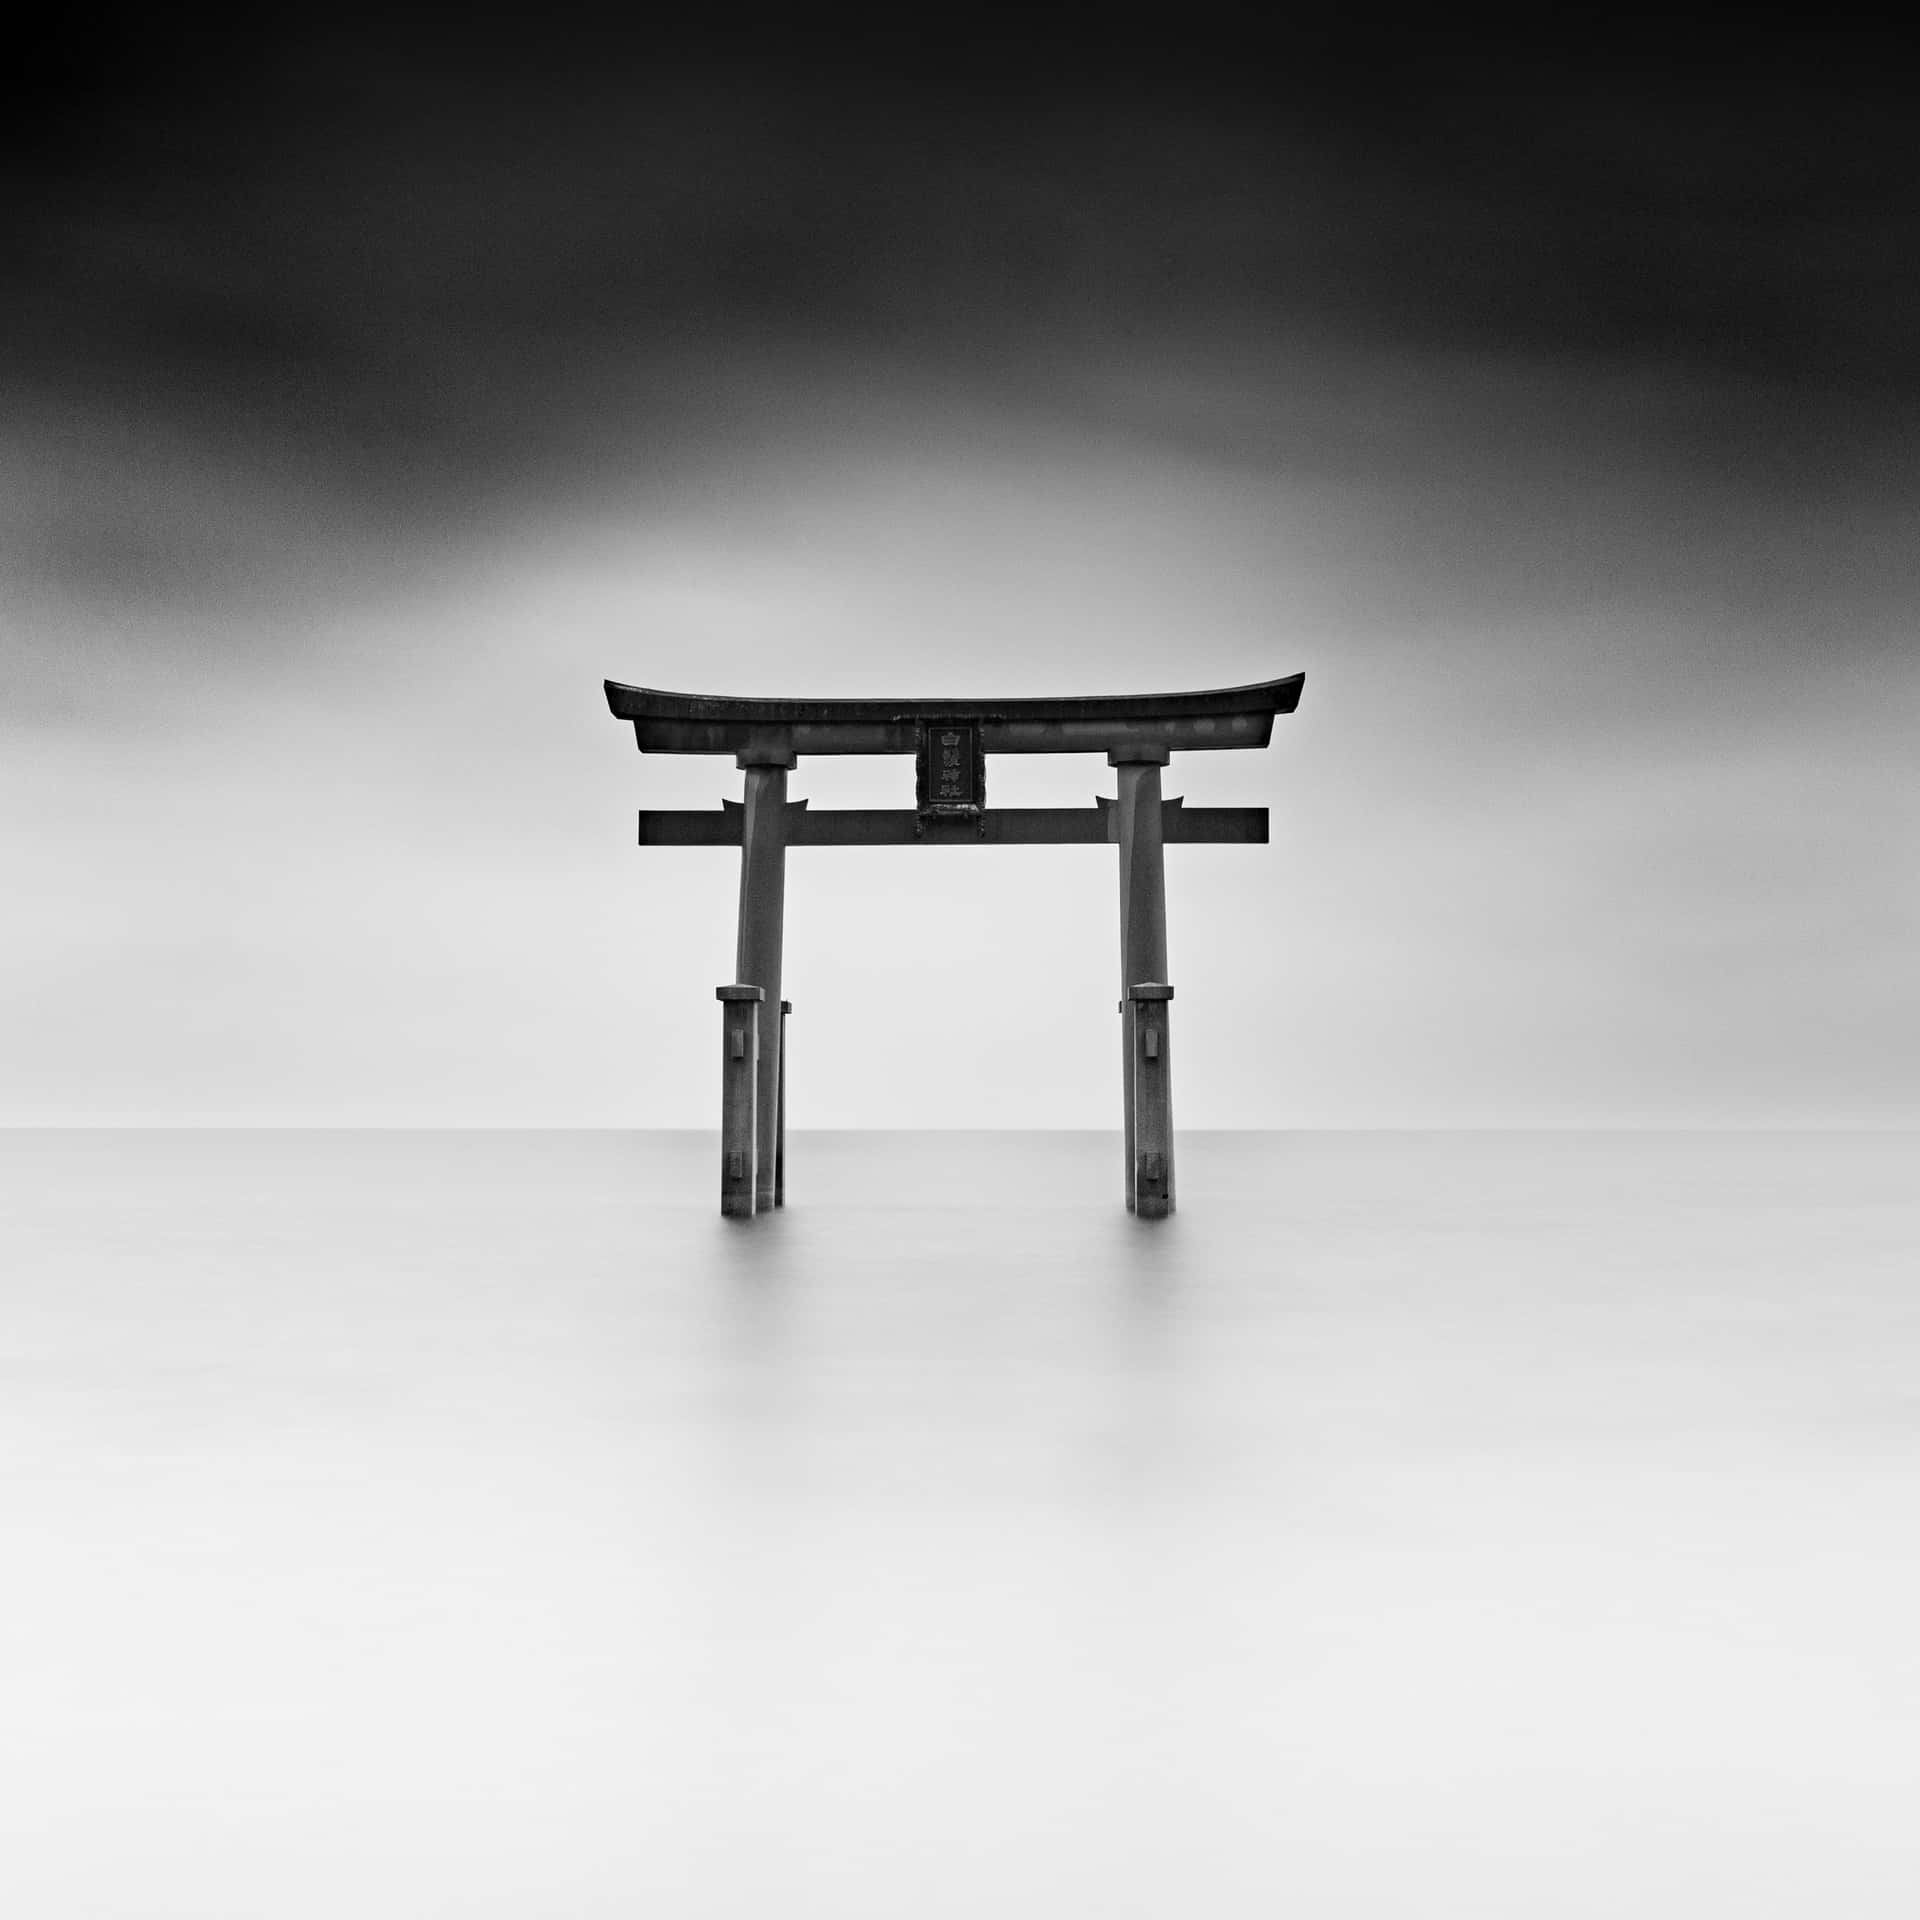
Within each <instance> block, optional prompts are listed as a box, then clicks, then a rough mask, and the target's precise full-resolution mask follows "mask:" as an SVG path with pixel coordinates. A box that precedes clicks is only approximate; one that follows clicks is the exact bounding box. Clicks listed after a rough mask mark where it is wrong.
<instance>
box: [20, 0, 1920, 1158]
mask: <svg viewBox="0 0 1920 1920" xmlns="http://www.w3.org/2000/svg"><path fill="white" fill-rule="evenodd" d="M208 51H209V50H207V49H195V48H193V47H191V46H188V47H184V48H183V47H180V46H178V45H174V44H172V43H171V42H169V43H168V44H167V45H166V46H164V47H162V46H160V45H158V44H157V43H156V44H148V45H142V44H140V43H138V42H128V43H126V44H125V45H123V46H121V47H119V48H118V49H117V50H112V49H104V48H100V47H96V46H92V45H83V44H81V43H79V42H77V41H75V42H68V43H52V44H50V45H49V46H48V47H46V48H44V49H42V50H41V52H42V57H40V58H38V59H37V60H36V61H34V62H32V63H29V64H30V65H31V68H32V76H33V77H32V84H31V87H30V90H29V91H28V93H27V95H26V97H25V98H24V99H22V100H16V101H14V102H13V103H12V111H11V113H10V116H9V120H10V125H11V127H12V134H11V144H10V147H9V151H8V161H7V164H8V172H7V180H6V189H5V199H4V236H5V239H6V242H7V246H8V251H9V255H10V257H11V259H12V260H13V261H14V262H15V268H14V273H13V276H12V279H13V290H12V293H11V295H10V299H9V302H8V305H7V308H6V311H5V314H4V316H3V317H0V352H3V353H4V365H5V367H6V369H7V371H6V374H5V381H6V389H5V393H4V396H3V397H4V403H5V405H4V414H3V415H0V648H3V649H4V662H5V679H4V688H5V692H4V702H3V703H0V799H3V804H0V875H3V876H4V884H5V895H6V899H7V902H8V913H7V937H6V939H5V941H4V943H0V1120H5V1121H10V1122H16V1123H35V1122H43V1121H46V1122H66V1121H75V1122H84V1121H156V1122H165V1121H173V1120H181V1121H236V1122H255V1121H259V1122H304V1121H314V1122H336V1121H339V1122H362V1123H392V1124H405V1123H412V1122H429V1123H464V1122H478V1123H557V1124H637V1125H661V1126H665V1125H698V1124H709V1123H711V1121H712V1120H713V1118H714V1115H715V1112H716V1101H717V1089H716V1086H715V1075H714V1073H713V1055H714V1050H715V1046H716V1045H717V1040H716V1035H717V1016H716V1009H715V1007H714V1005H713V1001H712V992H711V990H712V987H713V985H714V984H715V983H716V982H718V981H720V980H723V979H725V978H727V977H729V976H730V974H731V970H732V958H733V901H734V890H735V886H736V879H737V875H736V867H737V862H736V859H735V858H734V857H733V856H731V855H729V854H726V853H723V852H718V851H706V850H653V851H648V852H646V853H642V852H640V851H639V850H637V849H636V848H635V847H634V846H633V844H632V841H633V819H632V815H633V809H634V808H635V807H636V806H641V805H667V806H671V805H716V804H717V803H718V801H719V800H720V798H721V797H722V796H723V795H731V794H733V793H735V792H736V790H737V786H738V775H737V774H736V773H735V772H734V770H733V768H732V766H731V764H730V763H728V762H726V761H671V760H666V759H655V758H652V757H648V758H646V759H642V758H641V757H640V756H638V755H637V754H636V753H635V752H634V750H633V744H632V739H631V736H630V734H629V733H627V732H625V731H624V730H623V729H621V728H619V727H617V726H616V725H615V723H614V722H613V721H612V720H611V719H609V718H608V716H607V714H606V712H605V709H604V705H603V702H602V699H601V695H600V681H601V679H602V678H603V677H605V676H611V677H614V678H618V679H626V680H634V681H640V682H643V683H646V684H649V685H655V686H665V687H680V688H687V689H694V690H703V691H725V692H739V693H759V692H792V693H833V692H845V693H873V694H893V693H900V694H933V693H939V694H965V693H970V692H980V693H987V694H991V693H1025V692H1032V693H1053V692H1058V693H1071V692H1103V691H1126V690H1144V689H1152V688H1156V687H1187V686H1210V685H1218V684H1223V683H1230V682H1237V681H1245V680H1251V679H1257V678H1265V677H1268V676H1270V675H1274V674H1280V673H1287V672H1292V671H1295V670H1298V669H1304V670H1305V672H1306V674H1307V691H1306V696H1305V699H1304V701H1303V703H1302V706H1301V709H1300V712H1299V713H1298V715H1297V716H1295V717H1293V718H1291V719H1287V720H1283V721H1282V722H1281V723H1280V724H1279V725H1278V726H1277V728H1276V730H1275V744H1274V747H1273V748H1272V749H1271V750H1270V751H1269V752H1268V753H1266V754H1262V755H1195V756H1191V757H1190V758H1188V759H1186V760H1184V761H1182V760H1176V762H1175V764H1174V767H1173V768H1172V770H1171V775H1172V777H1171V779H1170V782H1169V789H1168V790H1169V791H1170V792H1183V793H1185V794H1187V795H1189V796H1190V797H1191V798H1192V799H1193V800H1194V801H1196V802H1222V803H1229V802H1249V803H1264V804H1267V805H1269V806H1270V807H1271V808H1272V809H1273V822H1274V833H1273V843H1272V845H1271V846H1270V847H1267V848H1262V849H1247V848H1178V849H1174V850H1172V851H1171V853H1170V856H1169V868H1170V875H1169V888H1170V895H1171V900H1170V905H1171V936H1170V948H1171V956H1170V957H1171V971H1172V974H1173V978H1174V980H1175V982H1176V984H1177V986H1178V989H1179V1000H1178V1002H1177V1009H1176V1012H1177V1019H1178V1033H1177V1043H1178V1058H1179V1074H1180V1084H1179V1091H1178V1110H1179V1115H1180V1118H1181V1120H1182V1122H1183V1123H1184V1124H1188V1125H1194V1126H1205V1125H1216V1126H1226V1125H1348V1124H1360V1125H1401V1124H1413V1125H1425V1124H1435V1125H1449V1124H1462V1125H1485V1124H1533V1123H1548V1124H1562V1123H1567V1124H1587V1123H1595V1124H1612V1123H1623V1122H1631V1123H1652V1124H1734V1125H1754V1124H1823V1125H1824V1124H1839V1125H1846V1124H1866V1125H1875V1124H1890V1123H1896V1124H1908V1125H1913V1124H1920V1010H1917V1008H1916V997H1915V989H1914V981H1915V977H1916V959H1917V958H1920V862H1916V859H1915V856H1914V849H1915V845H1916V830H1917V829H1920V783H1917V782H1916V778H1915V774H1914V771H1913V763H1914V741H1915V738H1916V731H1917V728H1920V642H1917V639H1916V625H1917V620H1920V565H1917V563H1916V558H1915V554H1916V544H1915V538H1914V535H1915V526H1916V506H1917V505H1920V466H1917V465H1916V452H1917V451H1920V432H1917V431H1916V427H1917V426H1920V347H1917V346H1916V342H1920V282H1916V279H1915V276H1914V274H1913V270H1912V263H1913V261H1914V259H1915V258H1917V257H1920V155H1917V153H1916V142H1915V135H1914V133H1913V130H1912V127H1911V115H1910V111H1909V100H1910V95H1909V93H1908V92H1907V82H1908V80H1909V79H1910V77H1911V76H1909V75H1907V74H1904V73H1902V72H1900V71H1899V70H1897V69H1896V68H1894V67H1893V66H1892V65H1890V64H1889V62H1888V60H1887V59H1886V58H1885V57H1884V50H1883V49H1877V48H1874V47H1870V46H1869V47H1861V46H1853V47H1848V48H1842V47H1839V46H1838V45H1837V44H1822V45H1817V46H1816V45H1808V44H1799V43H1790V42H1785V41H1782V42H1780V43H1777V44H1771V45H1767V46H1756V47H1752V48H1750V49H1748V51H1747V53H1746V54H1745V56H1744V57H1743V58H1742V59H1741V60H1738V61H1733V62H1731V63H1730V62H1729V61H1727V60H1726V59H1725V58H1724V57H1718V58H1716V59H1714V60H1710V61H1709V60H1705V59H1701V60H1693V59H1691V58H1690V57H1689V56H1688V55H1687V54H1686V52H1685V49H1684V48H1682V49H1680V50H1678V51H1677V52H1676V51H1675V50H1674V49H1672V48H1668V49H1667V51H1666V53H1665V54H1664V55H1663V56H1662V57H1661V58H1659V59H1658V61H1656V59H1655V57H1654V55H1653V53H1652V52H1651V51H1645V52H1642V51H1638V50H1636V49H1634V48H1632V47H1630V46H1617V47H1615V48H1614V49H1613V50H1612V52H1611V53H1610V54H1609V56H1608V57H1607V58H1606V59H1605V60H1602V59H1601V58H1599V57H1598V56H1596V55H1594V54H1592V53H1590V52H1586V51H1583V50H1579V49H1569V48H1565V47H1547V46H1539V47H1534V48H1530V49H1527V50H1524V51H1514V50H1512V49H1508V50H1507V51H1506V52H1505V53H1503V54H1501V55H1500V56H1499V57H1482V56H1479V55H1476V56H1475V57H1473V58H1466V57H1452V58H1449V57H1446V56H1443V55H1442V54H1441V53H1440V52H1438V51H1436V50H1435V49H1434V48H1432V47H1426V46H1422V45H1418V44H1411V45H1407V44H1402V45H1399V46H1397V47H1396V49H1395V51H1394V53H1393V54H1392V56H1391V57H1387V56H1385V55H1382V54H1381V53H1380V52H1379V50H1378V49H1373V50H1367V49H1356V48H1344V47H1340V46H1334V45H1328V46H1324V47H1315V48H1312V49H1308V50H1305V51H1302V50H1299V49H1296V57H1295V58H1294V59H1293V61H1292V63H1291V64H1290V66H1289V69H1288V71H1287V72H1286V74H1285V75H1283V76H1276V75H1273V74H1271V73H1269V72H1267V71H1265V70H1263V69H1261V68H1259V67H1257V66H1255V65H1253V64H1251V63H1249V62H1246V61H1241V60H1237V59H1235V58H1233V57H1232V50H1231V49H1230V48H1225V47H1221V48H1216V49H1215V51H1214V53H1213V54H1212V55H1211V56H1210V57H1206V58H1202V57H1200V56H1198V55H1196V54H1194V53H1193V52H1192V50H1191V49H1187V50H1185V51H1173V52H1169V50H1167V49H1157V48H1154V47H1151V46H1148V45H1145V44H1139V45H1130V46H1123V47H1115V48H1109V49H1107V50H1106V54H1105V57H1104V58H1102V59H1097V60H1092V61H1089V60H1086V59H1078V60H1073V61H1068V60H1066V59H1064V58H1059V57H1056V56H1055V55H1054V54H1053V52H1052V51H1051V50H1050V49H1049V48H1048V47H1047V46H1046V45H1044V44H1040V43H1035V44H1033V45H1029V46H1028V47H1027V48H1026V49H1025V51H1024V53H1023V55H1022V57H1021V58H1020V59H1019V60H1017V61H1015V60H1009V59H1006V58H1002V57H999V56H997V55H996V54H995V53H994V52H993V50H991V49H986V50H981V49H979V48H962V47H957V46H954V45H948V46H946V47H944V48H936V49H932V50H925V49H913V48H907V47H903V46H898V45H895V46H889V47H882V46H875V45H871V44H868V45H862V46H860V47H857V48H856V47H853V46H851V45H849V46H847V47H844V48H840V49H838V50H837V52H836V53H835V54H833V55H832V56H828V55H821V56H819V57H817V58H814V59H811V60H809V59H803V58H802V57H801V56H800V54H799V53H798V52H797V51H795V50H794V49H792V48H784V49H783V48H781V47H778V46H769V45H768V44H767V43H766V42H764V41H762V42H757V43H756V46H755V51H754V52H753V54H752V55H751V56H750V57H749V56H748V55H747V54H745V53H743V52H742V51H741V50H740V49H739V48H724V47H719V46H707V47H700V48H695V47H690V46H676V47H673V48H658V47H656V48H644V47H635V46H631V45H623V46H617V47H608V46H604V45H599V44H595V43H591V42H589V41H587V40H586V39H584V38H583V37H579V36H567V35H564V34H563V35H558V36H556V37H555V40H554V43H553V44H548V45H540V46H536V45H533V44H531V43H527V42H520V43H515V44H508V43H506V42H504V41H492V42H485V43H479V44H476V43H474V42H472V41H471V40H469V41H467V42H464V43H463V44H462V46H461V48H460V49H459V50H458V51H457V52H456V53H454V54H451V55H449V54H448V53H447V52H446V50H445V49H444V48H433V47H430V46H429V45H428V43H426V42H425V41H424V40H420V39H415V38H410V37H409V36H408V35H407V34H405V33H404V32H400V31H398V30H389V31H386V32H384V33H376V32H373V31H370V30H369V31H360V30H356V29H349V28H346V27H341V28H339V29H337V30H335V31H334V32H332V33H331V34H329V35H326V36H308V37H304V38H303V37H297V36H292V37H287V38H275V39H261V40H258V41H256V42H254V43H251V44H245V45H242V46H240V47H239V48H238V49H234V48H231V47H229V48H227V49H226V50H225V51H224V53H223V54H222V56H221V58H219V59H218V60H213V59H210V58H207V57H200V58H196V57H195V55H196V53H197V54H200V55H202V56H204V55H206V54H207V53H208ZM1068 74H1071V75H1072V76H1074V77H1073V78H1071V79H1068V78H1066V77H1064V76H1066V75H1068ZM911 790H912V769H911V765H910V763H908V762H905V761H874V762H825V763H822V762H803V763H802V767H801V770H800V772H799V773H798V774H797V775H796V777H795V781H794V787H793V791H794V792H795V793H796V794H808V795H811V796H814V797H815V799H816V802H817V803H819V804H831V803H835V802H845V803H852V802H855V801H859V802H863V803H866V804H889V803H892V804H907V803H909V800H910V795H911ZM1107 790H1110V775H1109V774H1108V771H1107V769H1106V768H1105V767H1104V766H1103V765H1101V764H1100V763H1098V762H1094V761H1081V760H1050V761H1034V762H1029V763H1022V762H1017V761H994V762H992V763H990V766H989V793H990V798H991V799H995V800H1000V801H1005V802H1021V803H1040V802H1045V801H1064V802H1084V801H1085V800H1086V799H1087V798H1088V797H1089V796H1090V795H1091V793H1093V792H1094V791H1107ZM1114 895H1115V882H1114V874H1113V871H1112V857H1111V855H1110V854H1108V853H1106V852H1104V851H1102V850H1098V849H1091V848H1083V849H1074V848H1058V849H1044V848H1033V849H1013V850H1001V851H995V852H991V853H989V852H987V851H985V850H982V851H980V852H977V853H975V852H966V851H950V850H941V851H937V852H932V851H930V852H926V853H921V854H914V853H909V852H905V851H902V852H899V853H886V852H875V851H860V852H856V851H816V850H808V851H802V852H798V853H795V854H794V855H793V856H792V857H791V861H790V871H789V906H788V962H787V965H788V983H789V984H788V992H789V994H790V996H791V997H792V998H793V999H794V1001H795V1002H796V1005H797V1009H798V1010H797V1012H796V1014H795V1016H794V1021H795V1024H794V1031H793V1042H794V1045H793V1076H794V1079H793V1088H794V1091H793V1108H792V1114H793V1119H794V1121H795V1123H796V1124H813V1125H872V1124H887V1123H892V1122H898V1123H901V1124H910V1125H941V1124H947V1125H1047V1124H1060V1125H1110V1124H1114V1123H1115V1119H1116V1108H1117V1098H1116V1090H1115V1087H1114V1086H1113V1084H1112V1082H1113V1081H1114V1078H1115V1069H1114V1060H1113V1054H1114V1047H1113V1045H1112V1035H1111V1031H1110V1029H1111V1026H1112V1020H1113V1014H1112V1007H1113V999H1114V991H1115V984H1116V983H1115V971H1116V957H1115V945H1116V920H1117V908H1116V904H1115V898H1114Z"/></svg>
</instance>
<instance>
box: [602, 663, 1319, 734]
mask: <svg viewBox="0 0 1920 1920" xmlns="http://www.w3.org/2000/svg"><path fill="white" fill-rule="evenodd" d="M1306 677H1307V676H1306V675H1305V674H1304V673H1292V674H1288V675H1287V676H1286V677H1285V678H1284V679H1281V680H1257V681H1254V682H1252V683H1251V684H1250V685H1248V686H1244V687H1208V688H1205V689H1202V690H1200V691H1198V692H1192V693H1102V694H1068V695H1065V696H1054V695H1048V696H1043V697H1038V698H1025V699H1016V700H1006V699H998V700H992V699H980V700H947V699H939V700H788V699H770V700H753V699H742V698H739V697H737V696H735V695H733V694H723V693H668V692H665V691H663V690H662V689H660V688H658V687H632V686H628V685H626V684H625V683H624V682H622V681H619V680H609V681H608V682H607V683H606V687H607V706H608V709H609V710H610V711H611V712H612V714H613V716H614V718H615V719H617V720H694V721H719V722H723V723H730V724H733V725H736V726H739V725H746V726H760V727H792V726H859V725H862V724H867V725H872V724H875V723H879V724H886V723H895V724H897V723H899V722H902V721H906V722H915V721H922V720H982V721H1018V720H1037V721H1049V720H1083V721H1094V722H1100V721H1124V722H1129V723H1131V724H1133V725H1135V726H1143V725H1144V726H1151V725H1152V724H1153V722H1154V721H1156V720H1185V719H1194V718H1199V717H1202V716H1206V715H1219V714H1224V713H1291V712H1293V710H1294V709H1295V708H1296V707H1297V706H1298V705H1299V704H1300V689H1301V687H1302V686H1303V685H1304V684H1305V683H1306Z"/></svg>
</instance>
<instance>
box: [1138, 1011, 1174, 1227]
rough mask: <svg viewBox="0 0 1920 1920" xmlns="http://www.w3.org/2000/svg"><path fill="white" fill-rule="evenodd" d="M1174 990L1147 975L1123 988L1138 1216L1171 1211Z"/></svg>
mask: <svg viewBox="0 0 1920 1920" xmlns="http://www.w3.org/2000/svg"><path fill="white" fill-rule="evenodd" d="M1172 999H1173V989H1172V988H1171V987H1170V986H1168V985H1166V984H1165V982H1163V981H1157V980H1146V981H1142V982H1140V983H1139V984H1138V985H1137V986H1133V987H1129V988H1128V989H1127V1026H1128V1052H1129V1055H1130V1056H1131V1063H1132V1068H1133V1134H1134V1165H1133V1180H1132V1183H1131V1184H1132V1188H1133V1199H1134V1212H1135V1213H1137V1214H1138V1215H1139V1216H1140V1218H1141V1219H1143V1220H1164V1219H1165V1218H1166V1216H1167V1215H1168V1214H1170V1213H1171V1212H1172V1211H1173V1062H1172V1059H1171V1058H1170V1049H1169V1046H1168V1038H1169V1035H1168V1012H1169V1005H1168V1003H1169V1002H1170V1001H1171V1000H1172Z"/></svg>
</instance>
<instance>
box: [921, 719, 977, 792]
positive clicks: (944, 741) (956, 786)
mask: <svg viewBox="0 0 1920 1920" xmlns="http://www.w3.org/2000/svg"><path fill="white" fill-rule="evenodd" d="M980 761H981V755H980V729H979V728H978V727H977V726H975V725H973V724H972V723H971V722H966V721H952V722H947V721H930V722H929V723H928V724H927V725H926V726H924V727H922V728H921V729H920V754H919V767H918V769H917V771H918V773H919V779H918V780H917V781H916V783H915V784H916V785H917V786H918V787H919V789H920V792H919V801H920V811H921V812H922V813H978V812H979V810H980V808H981V806H982V805H983V803H984V798H985V796H984V795H983V794H982V792H981V787H982V786H983V784H984V782H983V781H982V779H981V777H980V776H981V771H982V769H981V764H980Z"/></svg>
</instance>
